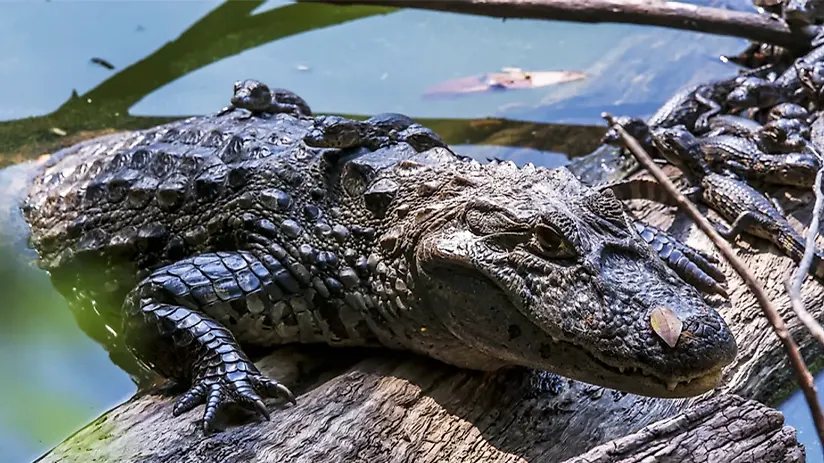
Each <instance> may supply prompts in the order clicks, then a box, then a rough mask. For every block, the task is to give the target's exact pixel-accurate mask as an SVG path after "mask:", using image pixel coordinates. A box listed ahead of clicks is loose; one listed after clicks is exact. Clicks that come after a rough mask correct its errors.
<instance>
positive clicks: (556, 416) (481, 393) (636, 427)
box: [40, 190, 824, 462]
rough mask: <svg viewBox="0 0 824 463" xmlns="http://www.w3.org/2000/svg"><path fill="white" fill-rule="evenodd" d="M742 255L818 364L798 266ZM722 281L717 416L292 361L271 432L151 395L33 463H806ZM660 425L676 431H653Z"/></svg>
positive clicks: (662, 212)
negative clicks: (204, 417) (206, 419)
mask: <svg viewBox="0 0 824 463" xmlns="http://www.w3.org/2000/svg"><path fill="white" fill-rule="evenodd" d="M788 191H789V190H787V192H788ZM781 193H782V192H777V193H776V195H777V197H779V198H783V199H784V200H785V201H784V203H785V204H784V206H785V208H786V210H787V212H788V213H789V214H790V215H791V216H792V217H793V220H801V221H802V222H806V221H808V220H809V212H810V207H811V204H812V201H811V200H810V198H804V197H803V196H802V197H799V196H790V197H787V196H784V195H782V194H781ZM631 206H632V209H633V210H634V211H635V213H636V214H637V215H638V216H640V217H642V218H644V219H645V220H646V221H648V222H649V223H651V224H653V225H656V226H659V227H662V228H664V229H668V230H669V231H670V232H672V233H673V234H675V235H676V236H678V237H680V238H681V239H682V240H684V241H686V242H687V243H688V244H690V245H692V246H695V247H697V248H700V249H704V250H710V252H711V253H713V252H714V251H712V250H711V246H710V245H709V241H708V240H707V238H706V237H705V236H704V235H702V234H701V233H700V232H699V231H697V230H696V229H695V227H694V226H693V225H692V224H691V223H690V222H689V221H688V220H687V219H686V217H685V216H683V215H682V214H679V213H676V212H675V211H674V210H673V209H672V208H667V207H664V206H661V205H657V204H654V203H650V202H648V201H633V202H631ZM710 216H713V214H712V213H710ZM796 225H797V224H796ZM736 251H737V254H738V255H739V256H740V257H741V258H742V259H744V261H745V262H746V263H747V264H748V265H749V266H750V268H752V269H753V271H754V273H755V274H756V276H757V277H758V278H759V279H761V281H763V282H764V285H765V288H766V289H767V291H768V293H769V297H770V298H771V299H773V300H774V301H775V302H776V304H777V305H778V306H779V308H780V312H781V315H782V316H783V317H784V318H785V320H787V321H788V325H789V327H790V332H791V334H792V335H793V336H794V338H795V339H796V341H797V342H798V344H799V347H800V349H801V352H802V354H804V356H805V360H807V361H808V362H809V361H810V359H811V358H812V357H813V356H815V355H820V353H821V350H820V347H819V345H818V344H817V343H816V342H815V341H813V340H812V339H811V338H810V336H809V334H808V333H807V331H806V330H805V329H804V327H803V326H801V325H800V324H799V323H798V321H797V320H796V318H795V317H794V316H793V314H792V309H791V307H790V304H789V301H788V298H787V296H786V293H785V291H784V289H783V284H782V283H783V281H784V279H785V278H786V276H787V275H789V274H790V273H791V272H792V271H793V269H794V268H795V266H794V264H793V262H792V261H791V260H790V259H788V258H786V257H783V256H782V255H780V253H778V252H777V251H776V250H774V249H772V248H771V246H770V245H768V244H766V243H764V242H762V241H756V240H754V239H753V240H744V241H739V242H738V243H736ZM721 267H722V269H723V270H724V271H725V273H726V275H727V278H728V279H729V293H730V303H729V304H728V303H725V302H723V301H722V300H720V299H714V301H715V304H716V305H718V306H719V310H720V311H721V313H722V314H723V315H724V316H725V318H726V320H727V322H728V324H729V325H730V328H731V329H732V330H733V333H735V335H736V339H737V341H738V345H739V352H740V353H739V356H738V359H737V360H736V362H734V363H733V364H732V365H731V366H730V367H729V368H728V369H727V370H726V371H725V384H724V386H722V387H721V388H720V389H719V390H717V391H716V394H717V395H720V397H718V398H715V399H712V400H710V401H704V402H702V401H701V399H702V398H693V399H679V400H668V399H655V398H649V397H640V396H634V395H630V394H624V393H620V392H616V391H612V390H608V389H604V388H600V387H594V386H590V385H587V384H584V383H579V382H575V381H571V380H567V379H564V378H558V377H557V376H554V375H549V374H546V373H540V372H535V371H530V370H524V369H512V370H507V371H500V372H497V373H482V372H475V371H469V370H461V369H458V368H454V367H451V366H448V365H445V364H441V363H439V362H436V361H433V360H430V359H426V358H421V357H417V356H414V355H410V354H406V353H400V352H391V351H386V350H374V351H369V350H365V351H364V350H346V349H333V348H326V347H323V346H290V347H287V348H283V349H280V350H278V351H275V352H274V353H272V354H269V355H267V356H265V357H263V358H262V359H260V360H259V361H258V362H257V365H258V366H259V367H260V368H261V370H262V371H263V372H265V373H267V374H269V375H271V376H273V377H278V378H281V379H282V380H283V381H284V383H285V384H288V385H289V387H290V388H292V390H293V391H294V392H296V394H298V405H297V406H294V407H293V406H288V405H280V406H279V405H276V404H277V403H278V402H275V401H270V402H269V407H270V409H271V410H272V420H271V421H270V422H256V421H254V420H253V421H251V422H250V421H248V418H246V421H243V420H241V419H237V418H238V417H234V416H231V417H228V418H230V419H229V420H227V423H229V426H228V428H227V429H226V430H225V431H224V432H222V433H219V434H215V435H211V436H204V435H203V434H202V432H201V431H200V428H199V427H198V425H197V420H198V418H199V417H200V414H199V413H200V412H199V410H200V408H197V409H195V410H194V411H193V412H191V413H188V414H184V415H183V416H180V417H173V416H172V413H171V412H172V406H173V402H174V398H173V397H168V396H165V395H162V394H145V395H141V396H138V397H134V398H133V399H131V400H129V401H128V402H127V403H125V404H123V405H121V406H118V407H116V408H115V409H113V410H111V411H109V412H108V413H106V414H105V415H103V416H102V417H100V418H99V419H98V420H96V421H95V422H93V423H91V424H90V425H88V426H86V427H85V428H84V429H82V430H81V431H79V432H78V433H76V434H75V435H73V436H71V437H70V438H68V439H67V440H66V441H64V442H63V443H61V444H60V445H58V446H57V447H56V448H54V449H53V450H52V451H51V452H49V453H48V454H47V455H45V456H44V457H43V458H42V459H41V460H40V461H43V462H74V461H77V462H80V461H94V460H98V461H123V462H131V461H140V462H160V461H204V462H209V461H221V462H231V461H260V462H281V461H290V462H292V461H294V462H303V461H306V462H310V461H329V462H336V461H341V462H344V461H345V462H350V461H370V462H372V461H416V462H417V461H420V462H435V461H439V462H440V461H495V462H515V461H536V462H537V461H541V462H543V461H564V460H566V459H571V458H572V459H573V460H572V461H575V462H589V461H618V460H621V459H625V460H621V461H641V460H642V459H643V457H644V456H650V455H657V456H658V457H659V458H661V457H664V456H666V458H665V460H666V461H775V462H784V461H804V454H803V450H802V448H801V447H800V446H799V444H797V442H796V440H795V434H794V430H793V429H792V428H789V427H784V426H783V422H782V419H781V414H780V413H779V412H777V411H774V410H770V409H768V408H767V407H764V406H761V405H759V404H757V403H754V402H752V401H744V400H743V399H741V398H739V397H734V396H733V395H737V396H741V397H745V398H747V399H754V400H757V401H761V402H764V403H766V404H768V405H775V404H776V402H777V401H779V400H781V399H783V398H784V397H785V396H786V394H787V393H788V392H789V391H790V390H791V389H792V388H794V384H793V380H792V373H791V370H790V368H789V366H788V363H787V358H786V356H785V354H784V351H783V349H782V347H781V344H780V343H779V342H778V339H777V338H776V337H775V335H774V333H773V332H772V330H771V329H770V327H769V326H768V324H767V322H766V320H765V319H764V317H763V315H762V314H761V309H760V308H759V307H758V304H757V303H756V301H755V300H754V298H753V296H752V294H751V293H750V292H749V291H748V290H747V288H746V287H745V286H744V285H743V284H742V282H741V281H740V279H738V277H737V276H736V275H735V274H734V272H732V271H731V269H730V268H729V267H728V266H727V265H726V264H725V263H722V264H721ZM803 294H804V295H805V302H806V304H807V306H808V307H810V309H811V312H812V313H813V315H814V316H816V317H817V318H820V317H821V316H822V311H823V310H824V287H822V285H821V284H820V283H818V282H817V281H807V282H806V284H805V285H804V288H803ZM703 399H706V397H704V398H703ZM660 420H668V421H663V422H660V423H658V424H654V425H653V423H655V422H657V421H660ZM650 425H652V426H650ZM648 426H649V427H648ZM645 427H646V428H645ZM719 429H724V432H720V431H718V430H719ZM624 436H626V437H624ZM609 441H612V442H610V443H608V442H609ZM605 443H606V444H605ZM599 445H600V446H599ZM596 446H599V447H596ZM708 449H714V450H713V451H714V452H716V453H713V454H712V457H713V458H706V452H707V451H708ZM584 452H587V453H584ZM747 452H750V453H747ZM582 453H584V454H583V455H580V454H582ZM750 455H752V456H754V457H757V458H755V459H749V458H748V457H749V456H750ZM576 456H578V457H576Z"/></svg>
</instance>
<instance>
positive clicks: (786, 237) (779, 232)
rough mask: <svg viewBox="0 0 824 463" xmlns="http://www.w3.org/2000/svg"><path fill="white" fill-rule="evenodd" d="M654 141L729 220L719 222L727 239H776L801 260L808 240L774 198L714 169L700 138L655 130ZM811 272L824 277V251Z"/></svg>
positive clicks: (683, 132)
mask: <svg viewBox="0 0 824 463" xmlns="http://www.w3.org/2000/svg"><path fill="white" fill-rule="evenodd" d="M652 141H653V143H655V145H656V146H657V147H658V150H659V151H660V152H662V153H664V154H665V155H666V156H667V159H668V160H669V161H670V162H672V163H673V164H674V165H676V166H677V167H679V168H680V169H681V170H682V172H683V173H684V175H685V177H686V178H688V179H689V181H690V183H691V184H692V185H693V187H694V188H697V189H698V190H697V191H693V192H691V194H693V195H696V194H700V197H701V198H702V200H703V202H704V203H705V204H707V205H708V206H709V207H711V208H712V209H713V210H715V211H716V212H718V213H719V214H720V215H721V217H723V218H724V220H726V221H727V222H729V224H730V225H729V226H724V225H722V224H716V228H717V229H718V231H719V233H720V234H721V235H722V236H723V237H724V238H726V239H728V240H734V239H735V238H736V237H737V236H738V235H740V234H742V233H748V234H750V235H753V236H756V237H759V238H762V239H765V240H768V241H770V242H772V243H773V244H775V245H776V246H777V247H778V248H779V249H780V250H781V251H782V252H783V253H784V254H785V255H787V256H788V257H790V258H791V259H793V260H794V261H795V262H796V263H797V262H800V261H801V259H802V258H803V256H804V249H805V247H806V243H805V240H804V238H803V237H802V236H801V234H800V233H798V232H797V231H796V230H795V229H794V228H793V227H792V225H790V223H789V222H788V221H787V219H786V218H785V217H784V215H783V214H782V212H781V211H780V210H779V209H778V208H777V207H776V205H775V204H774V203H773V201H771V199H770V198H768V197H767V196H766V195H764V194H762V193H760V192H759V191H757V190H756V189H754V188H753V187H751V186H750V185H748V184H747V183H746V182H743V181H741V180H738V179H736V178H733V177H730V176H729V175H723V174H719V173H717V172H713V171H712V170H711V169H710V167H709V164H708V163H707V161H706V159H705V156H704V153H703V152H702V147H701V143H700V141H699V140H698V139H696V138H695V136H694V135H692V134H691V133H690V132H689V131H688V130H687V129H686V127H684V126H675V127H672V128H668V129H658V130H655V131H653V133H652ZM809 273H810V274H811V275H813V276H815V277H817V278H820V279H821V278H824V253H822V252H821V251H820V250H818V249H816V250H815V253H814V254H813V260H812V264H811V265H810V270H809Z"/></svg>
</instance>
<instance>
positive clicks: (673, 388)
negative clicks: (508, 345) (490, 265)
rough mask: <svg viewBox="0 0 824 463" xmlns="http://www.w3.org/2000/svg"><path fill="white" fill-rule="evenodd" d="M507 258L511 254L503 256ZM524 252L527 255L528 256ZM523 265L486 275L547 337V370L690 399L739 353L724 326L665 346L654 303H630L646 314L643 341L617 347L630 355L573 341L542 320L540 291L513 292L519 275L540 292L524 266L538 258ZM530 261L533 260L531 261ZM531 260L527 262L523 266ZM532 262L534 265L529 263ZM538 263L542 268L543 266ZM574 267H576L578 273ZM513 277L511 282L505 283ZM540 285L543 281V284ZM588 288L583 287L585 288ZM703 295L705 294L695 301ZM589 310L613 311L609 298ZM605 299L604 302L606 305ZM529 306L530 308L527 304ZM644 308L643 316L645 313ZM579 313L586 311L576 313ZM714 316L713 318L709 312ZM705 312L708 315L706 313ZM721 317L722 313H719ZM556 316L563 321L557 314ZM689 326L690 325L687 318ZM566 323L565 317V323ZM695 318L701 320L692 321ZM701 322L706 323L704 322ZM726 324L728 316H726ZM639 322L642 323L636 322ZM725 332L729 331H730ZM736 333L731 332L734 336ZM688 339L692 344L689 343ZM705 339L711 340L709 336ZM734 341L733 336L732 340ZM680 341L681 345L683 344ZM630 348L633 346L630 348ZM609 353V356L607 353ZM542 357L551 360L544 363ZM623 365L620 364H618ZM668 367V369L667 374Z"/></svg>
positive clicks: (715, 384)
mask: <svg viewBox="0 0 824 463" xmlns="http://www.w3.org/2000/svg"><path fill="white" fill-rule="evenodd" d="M501 257H503V259H502V260H506V259H507V258H506V257H504V256H501ZM523 257H525V256H523ZM520 260H521V264H522V265H521V266H518V268H517V270H515V269H511V270H514V271H513V272H512V273H510V275H509V278H500V275H498V276H497V277H496V276H493V275H487V277H488V278H490V279H491V280H492V281H493V282H494V283H495V284H496V286H497V287H498V288H499V289H500V290H501V291H503V292H504V293H505V294H507V295H508V296H507V297H508V299H509V301H510V303H512V304H513V305H514V306H515V307H516V308H517V310H518V311H519V312H520V313H521V314H522V315H524V316H525V317H526V318H527V319H529V320H530V321H531V322H532V323H534V324H535V325H536V327H537V328H538V329H539V330H540V331H542V332H543V333H544V334H545V335H546V336H547V338H548V339H547V342H546V347H547V348H548V352H549V354H547V355H546V356H544V355H541V359H535V360H536V362H537V364H536V365H534V367H536V368H542V369H547V370H550V371H554V372H556V373H558V374H560V375H562V376H566V377H569V378H571V379H574V380H578V381H582V382H587V383H591V384H595V385H599V386H602V387H606V388H610V389H615V390H619V391H624V392H628V393H632V394H638V395H643V396H648V397H660V398H686V397H694V396H697V395H700V394H703V393H705V392H708V391H710V390H712V389H714V388H716V387H718V386H719V385H720V384H721V381H722V373H723V369H724V367H725V366H726V365H728V364H729V363H730V362H731V361H732V360H733V358H734V356H735V354H736V352H735V351H736V350H737V349H734V348H733V349H732V350H731V349H730V345H729V344H728V343H729V342H730V339H727V336H726V335H725V334H724V333H723V331H725V328H722V329H721V331H719V335H718V336H717V337H714V338H713V342H712V343H711V344H704V343H703V342H702V340H700V339H698V340H697V341H698V342H695V343H691V342H689V341H687V339H688V338H689V336H688V335H686V336H687V337H686V338H685V337H683V336H681V335H680V334H679V335H677V338H676V339H675V340H673V342H672V346H668V345H666V342H665V341H664V340H663V339H658V335H657V334H656V333H655V331H654V330H653V328H652V323H651V322H650V318H649V314H650V313H652V312H653V311H651V310H650V309H652V307H651V306H648V305H643V306H638V307H632V308H630V310H631V311H634V312H636V313H638V314H639V315H637V318H635V319H634V320H635V321H638V320H639V319H643V320H644V321H645V323H648V324H647V325H646V328H645V330H648V331H644V330H642V331H639V332H638V341H636V343H635V344H632V345H629V344H627V345H622V346H619V347H613V348H612V350H614V351H615V352H616V354H618V355H620V354H621V352H626V354H627V355H626V358H625V359H621V358H617V357H615V356H613V355H610V354H608V353H607V352H606V350H609V349H606V350H605V352H604V353H599V352H597V351H595V350H593V349H591V348H587V347H585V346H584V345H582V344H581V343H577V342H575V341H573V340H570V339H569V338H568V337H567V336H564V335H562V334H561V332H560V329H561V327H560V326H556V327H555V329H553V328H552V327H553V326H554V325H557V323H558V321H556V322H554V323H553V322H552V321H549V320H541V316H540V315H538V314H539V313H540V309H539V310H538V312H536V307H537V306H540V305H543V304H541V298H540V296H538V297H536V298H535V299H531V300H530V299H524V298H523V295H522V294H518V291H513V288H512V287H510V285H513V283H514V279H513V278H512V277H515V278H517V279H519V280H520V281H519V282H518V283H515V285H514V286H516V287H523V288H526V293H532V294H535V291H534V290H535V289H537V288H536V287H535V286H534V285H530V284H529V283H528V282H527V281H525V276H526V275H524V274H521V272H522V271H525V270H527V274H534V273H535V272H536V271H538V272H540V269H538V268H535V267H536V265H535V264H536V263H538V262H539V259H536V258H534V256H530V258H527V259H523V258H522V259H520ZM527 262H528V263H527ZM524 264H526V265H524ZM530 264H531V265H530ZM537 267H540V265H538V266H537ZM574 273H575V272H572V274H574ZM505 280H508V282H505ZM539 286H540V285H539ZM580 289H584V288H580ZM570 293H571V294H577V295H578V296H579V297H580V293H586V291H580V292H579V291H575V290H571V291H570ZM698 300H701V298H700V297H698V299H697V300H696V302H697V301H698ZM588 304H589V305H588V309H589V310H591V311H592V313H604V312H608V310H607V309H606V307H609V306H612V305H613V304H611V303H610V302H609V300H603V301H600V302H596V301H595V300H589V301H588ZM600 304H603V306H601V305H600ZM528 306H529V307H528ZM706 310H708V311H712V309H711V308H709V307H706ZM641 313H643V314H644V315H640V314H641ZM577 315H578V316H579V317H580V316H583V315H582V314H580V313H579V314H577ZM706 315H708V316H709V318H710V319H712V318H714V317H712V316H711V315H709V314H706ZM706 315H705V316H706ZM696 316H698V317H699V318H698V320H702V319H703V316H702V315H700V314H699V315H696ZM718 318H719V319H720V316H718ZM556 320H558V319H557V318H556ZM684 321H685V325H686V324H687V320H684ZM561 323H562V322H561ZM692 323H696V322H695V321H692ZM697 323H703V322H701V321H699V322H697ZM721 323H723V321H721ZM586 326H587V325H586V324H579V325H578V326H577V327H576V328H575V329H573V331H572V332H581V330H583V331H586V329H585V327H586ZM596 326H597V324H596V325H592V326H591V327H592V329H597V328H596ZM636 326H637V325H636ZM726 334H729V333H728V332H727V333H726ZM730 338H731V336H730ZM648 339H655V340H656V341H660V344H658V343H653V345H649V344H646V342H648ZM591 340H592V341H593V346H594V347H597V346H598V345H603V346H604V347H605V348H606V345H604V344H602V343H599V335H598V334H597V333H594V334H592V336H591ZM685 342H687V343H688V344H687V346H684V343H685ZM704 342H706V340H704ZM732 342H733V343H734V340H733V341H732ZM679 343H680V346H679V345H678V344H679ZM626 349H629V350H626ZM632 349H648V351H647V352H644V351H636V352H635V353H632ZM605 353H607V354H608V355H604V354H605ZM656 358H658V359H662V360H663V361H656V360H655V359H656ZM676 358H684V360H683V363H679V362H671V361H667V359H670V360H672V359H676ZM543 359H546V362H545V364H544V365H543V366H542V365H541V363H543V362H542V360H543ZM645 361H646V362H648V363H649V366H650V367H649V368H646V367H644V365H643V364H644V362H645ZM619 365H621V366H619ZM664 372H667V373H664Z"/></svg>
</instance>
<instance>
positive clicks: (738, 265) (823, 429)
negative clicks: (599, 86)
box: [601, 113, 824, 444]
mask: <svg viewBox="0 0 824 463" xmlns="http://www.w3.org/2000/svg"><path fill="white" fill-rule="evenodd" d="M601 116H602V117H603V118H604V119H606V120H607V123H608V124H609V125H610V126H612V127H613V128H615V130H616V131H617V132H618V134H619V135H620V136H621V140H622V141H623V142H624V144H625V145H626V146H627V148H628V149H629V150H630V151H631V152H632V154H633V156H635V158H636V159H638V162H639V163H640V164H641V165H643V166H644V168H646V169H647V170H648V171H649V172H650V173H651V174H652V175H653V176H654V177H655V179H656V180H658V182H659V183H660V184H661V186H663V187H664V188H665V189H666V190H667V192H668V193H669V194H670V195H671V196H672V197H673V199H674V200H675V201H676V203H677V204H678V208H679V209H681V210H682V211H684V213H686V214H687V215H688V216H689V217H690V218H691V219H692V221H693V222H695V224H696V225H698V228H700V229H701V231H702V232H704V234H705V235H707V237H708V238H709V239H710V240H711V241H712V243H713V244H714V245H715V247H716V248H718V250H719V251H720V252H721V255H723V256H724V258H725V259H726V260H727V261H728V262H729V263H730V266H731V267H732V268H733V269H734V270H735V272H736V273H738V275H739V276H740V277H741V279H742V280H744V283H745V284H746V285H747V287H748V288H750V291H752V293H753V295H754V296H755V298H756V300H757V301H758V304H759V305H760V306H761V310H762V311H763V312H764V315H765V316H766V318H767V320H768V321H769V322H770V325H772V327H773V331H775V334H776V336H778V339H779V340H780V341H781V343H782V344H783V345H784V350H786V351H787V356H788V357H789V359H790V365H791V366H792V369H793V372H794V373H795V377H796V380H797V381H798V384H799V386H800V387H801V390H802V391H803V393H804V398H805V399H806V400H807V405H808V406H809V408H810V414H811V415H812V417H813V422H814V423H815V428H816V431H818V439H819V441H820V442H821V443H822V444H824V414H822V412H821V404H820V403H819V402H818V394H817V392H816V388H815V383H814V382H813V377H812V375H811V374H810V371H809V370H808V369H807V365H806V364H805V363H804V359H803V358H802V357H801V352H800V351H799V350H798V346H797V345H796V343H795V341H794V340H793V338H792V336H790V333H789V331H788V330H787V324H786V323H785V322H784V319H783V318H781V315H780V314H779V313H778V309H777V308H776V307H775V304H773V302H772V301H771V300H770V298H769V297H767V293H766V292H765V290H764V285H762V284H761V282H760V281H758V280H757V279H756V278H755V276H754V275H753V274H752V272H751V271H750V269H749V268H748V267H747V266H746V265H745V264H744V262H742V261H741V259H739V258H738V256H737V255H736V254H735V252H734V251H733V249H732V246H731V245H730V244H729V243H728V242H727V240H725V239H724V238H722V237H721V235H719V234H718V232H717V231H716V230H715V228H714V227H713V226H712V225H711V224H710V222H709V221H708V220H707V218H706V217H704V216H703V215H702V214H701V212H699V211H698V209H697V208H696V207H695V205H693V204H692V202H690V201H689V200H688V199H687V198H686V197H685V196H684V195H683V194H681V192H680V191H678V189H677V188H676V187H675V185H673V183H672V181H670V179H669V178H668V177H667V175H666V174H665V173H664V171H663V170H661V168H660V167H658V166H657V165H656V164H655V162H654V161H653V160H652V158H651V157H650V155H649V154H647V152H646V151H645V150H644V148H642V147H641V145H640V144H639V143H638V141H637V140H635V138H633V137H632V135H630V134H628V133H627V132H626V130H624V128H623V127H622V126H621V125H620V124H619V123H618V122H617V121H616V120H615V119H614V118H613V117H612V116H611V115H610V114H607V113H602V114H601Z"/></svg>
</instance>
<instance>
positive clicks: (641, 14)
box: [297, 0, 813, 48]
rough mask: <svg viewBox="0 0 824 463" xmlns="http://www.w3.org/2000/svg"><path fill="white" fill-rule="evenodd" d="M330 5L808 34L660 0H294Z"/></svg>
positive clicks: (785, 36)
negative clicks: (373, 6) (374, 6)
mask: <svg viewBox="0 0 824 463" xmlns="http://www.w3.org/2000/svg"><path fill="white" fill-rule="evenodd" d="M297 1H298V2H302V3H330V4H334V5H380V6H389V7H399V8H418V9H426V10H435V11H448V12H452V13H466V14H474V15H482V16H492V17H495V18H520V19H548V20H560V21H576V22H587V23H603V22H614V23H630V24H644V25H650V26H662V27H670V28H674V29H684V30H690V31H696V32H706V33H710V34H718V35H729V36H733V37H742V38H746V39H749V40H753V41H757V42H765V43H771V44H775V45H781V46H785V47H802V48H804V47H808V44H809V41H810V39H811V38H812V35H813V33H812V32H811V29H808V30H791V29H790V27H789V26H788V25H787V24H786V23H785V22H784V21H783V20H778V19H772V18H770V17H769V16H767V15H761V14H756V13H744V12H740V11H732V10H727V9H724V8H713V7H704V6H696V5H690V4H686V3H679V2H665V1H638V0H636V1H627V0H297Z"/></svg>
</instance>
